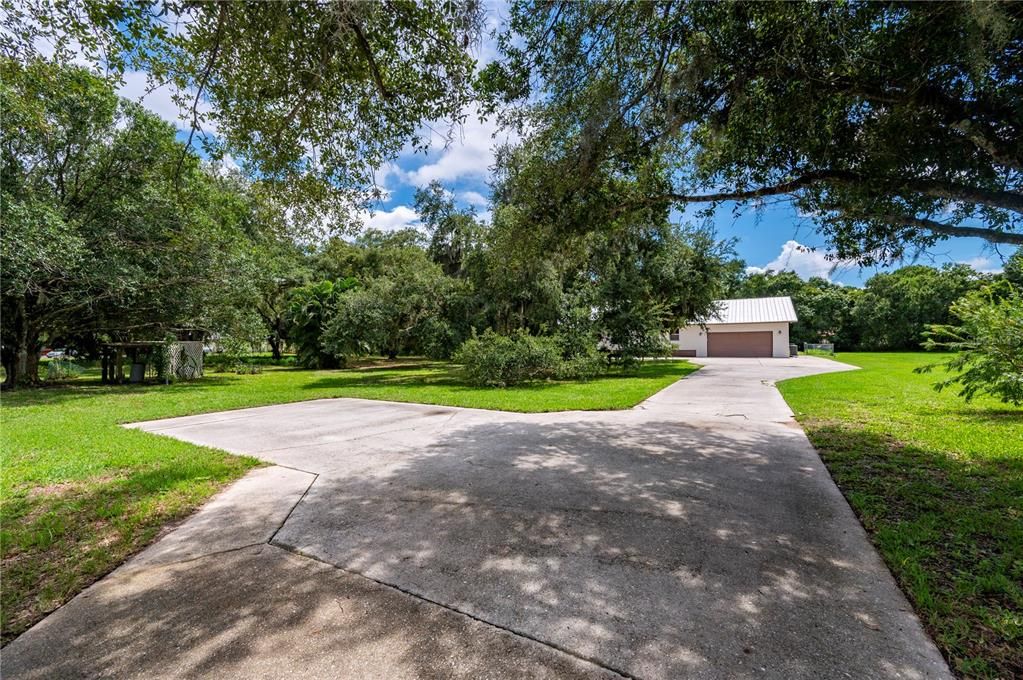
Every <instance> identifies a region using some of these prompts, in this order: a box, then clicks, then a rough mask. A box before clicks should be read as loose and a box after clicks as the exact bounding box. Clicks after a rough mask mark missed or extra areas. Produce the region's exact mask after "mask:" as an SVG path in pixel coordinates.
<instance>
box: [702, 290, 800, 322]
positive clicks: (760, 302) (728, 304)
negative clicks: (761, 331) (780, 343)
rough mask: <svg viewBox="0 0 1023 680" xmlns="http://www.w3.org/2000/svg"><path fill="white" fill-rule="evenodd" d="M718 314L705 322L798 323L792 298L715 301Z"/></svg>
mask: <svg viewBox="0 0 1023 680" xmlns="http://www.w3.org/2000/svg"><path fill="white" fill-rule="evenodd" d="M715 304H716V305H717V306H718V312H717V314H715V315H714V316H713V317H711V318H709V319H707V320H706V321H704V323H705V324H707V325H713V324H719V323H778V322H781V321H798V320H799V319H798V318H797V317H796V308H795V307H793V306H792V298H790V297H788V296H787V295H786V296H784V297H763V298H741V299H739V300H715Z"/></svg>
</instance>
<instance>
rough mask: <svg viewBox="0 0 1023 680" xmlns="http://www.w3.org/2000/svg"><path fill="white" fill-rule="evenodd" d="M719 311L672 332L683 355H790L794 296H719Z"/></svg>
mask: <svg viewBox="0 0 1023 680" xmlns="http://www.w3.org/2000/svg"><path fill="white" fill-rule="evenodd" d="M716 304H717V305H718V313H717V314H716V315H715V316H714V317H713V318H710V319H705V320H703V322H702V323H700V322H696V323H694V324H692V325H690V326H686V327H685V328H683V329H681V330H679V331H678V332H675V333H671V334H669V336H668V339H669V341H670V342H671V344H672V346H673V348H674V352H673V353H674V354H675V356H680V357H787V356H789V324H790V323H792V322H793V321H796V320H797V318H796V309H795V307H793V306H792V298H789V297H769V298H744V299H741V300H718V301H717V302H716Z"/></svg>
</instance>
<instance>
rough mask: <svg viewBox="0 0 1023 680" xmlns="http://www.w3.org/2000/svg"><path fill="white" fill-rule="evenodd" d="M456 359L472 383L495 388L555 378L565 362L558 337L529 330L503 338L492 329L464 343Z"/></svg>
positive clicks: (456, 354) (456, 353)
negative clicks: (535, 333)
mask: <svg viewBox="0 0 1023 680" xmlns="http://www.w3.org/2000/svg"><path fill="white" fill-rule="evenodd" d="M454 360H455V362H456V363H459V364H461V365H462V370H463V372H464V374H465V377H466V379H467V380H468V381H469V382H470V383H471V384H473V385H480V386H491V387H505V386H508V385H516V384H518V383H523V382H528V381H530V380H545V379H547V378H554V377H557V376H558V370H559V368H560V367H561V365H562V363H563V362H562V359H561V345H560V343H559V342H558V339H557V338H555V337H551V336H542V335H530V334H529V333H528V332H526V331H517V332H515V333H513V334H511V335H499V334H497V333H495V332H494V331H493V330H491V329H487V330H486V331H485V332H484V333H483V335H479V336H477V335H473V337H471V338H469V339H468V340H466V341H465V342H464V343H462V346H461V347H459V348H458V351H456V352H455V356H454Z"/></svg>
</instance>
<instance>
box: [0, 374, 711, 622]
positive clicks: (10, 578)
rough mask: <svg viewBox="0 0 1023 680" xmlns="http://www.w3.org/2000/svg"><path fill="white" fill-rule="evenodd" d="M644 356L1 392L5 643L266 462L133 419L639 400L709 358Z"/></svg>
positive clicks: (532, 407)
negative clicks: (507, 369)
mask: <svg viewBox="0 0 1023 680" xmlns="http://www.w3.org/2000/svg"><path fill="white" fill-rule="evenodd" d="M696 368H697V367H696V366H693V365H692V364H688V363H686V362H684V361H656V362H646V363H644V364H642V365H641V366H640V367H639V368H638V369H637V370H636V371H635V372H631V373H611V374H608V375H606V376H602V377H600V378H598V379H595V380H592V381H589V382H574V381H565V382H545V383H537V384H533V385H524V386H518V387H513V388H507V389H493V388H475V387H471V386H468V385H466V384H464V383H463V382H462V380H461V379H460V377H459V375H458V372H457V371H456V370H455V368H454V367H452V366H451V365H450V364H443V363H432V362H423V361H406V362H400V363H383V362H370V363H367V364H366V365H363V366H359V367H356V368H353V369H348V370H340V371H303V370H295V369H287V368H273V367H269V368H266V369H264V372H262V373H259V374H255V375H234V374H224V373H221V374H212V375H208V376H207V377H205V378H203V379H202V380H199V381H195V382H190V383H177V384H173V385H136V386H109V385H101V384H100V383H99V382H98V380H97V379H96V377H95V375H94V373H95V371H89V372H87V374H86V375H85V376H83V378H81V379H78V380H75V381H72V382H71V383H69V384H67V385H66V386H58V387H44V388H40V389H30V390H24V391H17V392H8V393H4V394H3V396H2V400H0V420H2V445H3V446H2V454H0V455H2V458H0V559H2V569H3V588H2V592H0V616H2V628H0V630H2V635H3V640H4V641H5V642H6V641H8V640H9V639H11V638H12V637H13V636H15V635H17V634H19V633H20V632H21V631H23V630H25V629H26V628H27V627H29V626H30V625H32V624H33V623H35V622H36V621H38V620H39V619H40V618H41V617H42V616H44V615H45V614H46V613H48V612H50V611H52V610H53V609H55V608H56V607H58V606H60V605H61V604H63V603H64V602H66V601H67V600H69V599H70V598H71V597H73V596H74V595H75V594H76V593H78V592H80V591H81V590H82V589H83V588H84V587H86V586H87V585H89V584H90V583H91V582H93V581H94V580H96V579H97V578H99V577H100V576H102V575H104V574H106V573H107V572H109V571H110V570H111V569H113V568H114V567H116V566H117V565H118V564H120V563H121V562H123V561H124V560H125V559H126V558H127V557H128V556H129V555H131V554H132V553H134V552H136V551H137V550H139V549H140V548H142V547H143V546H145V545H146V544H147V543H149V542H150V541H151V540H152V539H153V538H154V537H155V536H156V535H157V533H158V532H159V530H160V529H161V527H163V526H164V525H165V524H166V523H168V522H171V521H174V520H177V519H180V518H183V517H185V516H187V515H188V514H189V513H190V512H192V511H193V510H194V509H195V508H196V507H198V506H199V505H200V504H202V503H203V502H204V501H205V500H207V499H208V498H209V497H210V496H211V495H213V494H214V493H216V492H217V491H218V490H219V489H220V488H222V487H223V486H224V485H225V484H227V483H228V482H230V481H232V480H234V479H236V478H238V477H239V476H241V475H242V474H244V473H245V472H246V471H247V470H248V469H250V468H252V467H253V466H256V465H258V464H259V463H258V462H257V461H256V460H254V459H250V458H245V457H237V456H232V455H229V454H226V453H224V452H222V451H218V450H215V449H211V448H206V447H200V446H195V445H192V444H188V443H186V442H182V441H178V440H175V439H170V438H166V437H159V436H156V435H153V434H149V433H146V432H141V431H138V430H132V429H125V428H122V427H120V426H119V425H120V424H121V423H125V422H136V421H142V420H152V419H157V418H170V417H174V416H183V415H191V414H195V413H205V412H210V411H220V410H226V409H234V408H245V407H249V406H261V405H267V404H276V403H285V402H293V401H302V400H307V399H318V398H325V397H361V398H366V399H385V400H392V401H403V402H420V403H426V404H442V405H450V406H464V407H475V408H488V409H502V410H509V411H521V412H542V411H556V410H572V409H589V410H593V409H601V410H603V409H621V408H629V407H631V406H634V405H635V404H637V403H639V402H640V401H642V400H643V399H645V398H647V397H649V396H650V395H651V394H653V393H654V392H657V391H658V390H660V389H662V388H664V387H667V386H668V385H670V384H671V383H673V382H675V381H676V380H678V379H679V378H682V377H684V376H685V375H687V374H689V373H691V372H692V371H694V370H696Z"/></svg>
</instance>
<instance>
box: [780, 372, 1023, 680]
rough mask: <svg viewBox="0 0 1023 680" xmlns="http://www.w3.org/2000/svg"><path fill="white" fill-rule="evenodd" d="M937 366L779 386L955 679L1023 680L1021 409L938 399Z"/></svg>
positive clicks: (950, 396) (987, 401)
mask: <svg viewBox="0 0 1023 680" xmlns="http://www.w3.org/2000/svg"><path fill="white" fill-rule="evenodd" d="M936 358H937V357H935V355H933V354H924V353H901V354H894V353H893V354H845V353H843V354H839V355H837V356H836V357H835V359H837V360H838V361H842V362H845V363H849V364H853V365H856V366H860V367H861V368H862V369H863V370H860V371H856V372H850V373H833V374H828V375H819V376H811V377H807V378H797V379H794V380H788V381H785V382H783V383H781V384H780V385H779V386H778V387H779V389H781V392H782V394H783V395H784V396H785V398H786V399H787V400H788V403H789V405H790V406H791V407H792V410H793V411H794V412H795V413H796V418H797V419H798V420H799V422H800V423H802V425H803V427H804V428H805V429H806V432H807V434H808V435H809V437H810V439H811V441H812V442H813V443H814V445H815V446H816V447H817V450H818V451H819V452H820V454H821V458H823V459H824V462H825V464H827V466H828V469H829V470H830V471H831V475H832V476H833V477H834V479H835V482H836V483H837V484H838V486H839V488H841V489H842V492H843V493H844V494H845V496H846V498H848V499H849V503H850V504H851V505H852V507H853V508H854V510H855V511H856V513H857V514H858V515H859V517H860V519H861V521H862V522H863V525H864V526H865V527H866V528H867V531H868V532H869V533H870V535H871V538H872V540H873V541H874V543H875V545H877V547H878V549H879V550H880V551H881V554H882V555H883V556H884V558H885V560H886V561H887V563H888V566H889V567H890V568H891V570H892V572H893V573H894V574H895V576H896V578H897V579H898V580H899V582H900V584H901V585H902V587H903V589H904V590H905V592H906V594H907V595H908V596H909V598H910V600H911V601H912V602H913V604H914V605H915V607H916V610H917V613H918V614H919V615H920V617H921V619H922V620H923V622H924V625H925V626H926V627H927V628H928V630H929V631H930V633H931V634H932V635H933V637H934V639H935V641H936V642H937V643H938V646H939V647H940V648H941V649H942V651H943V653H944V654H945V655H946V657H947V658H948V659H949V661H950V663H951V664H952V667H953V668H954V669H955V670H956V672H957V673H958V674H960V675H961V676H966V677H984V678H1010V677H1023V409H1021V408H1015V407H1012V406H1007V405H1005V404H1002V403H1001V402H998V401H997V400H995V399H991V398H978V399H976V400H975V401H974V402H973V403H971V404H966V403H964V402H963V400H962V399H961V398H960V397H957V396H956V394H955V392H954V391H949V390H946V391H944V392H942V393H940V394H939V393H937V392H935V391H934V390H933V389H932V387H931V385H932V384H933V383H934V382H936V381H937V379H938V377H939V376H940V375H943V374H942V373H935V374H929V375H928V374H923V375H920V374H915V373H913V368H914V367H916V366H920V365H922V364H927V363H933V362H934V361H935V359H936Z"/></svg>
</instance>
